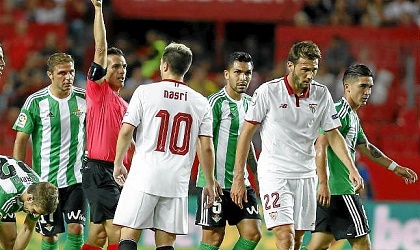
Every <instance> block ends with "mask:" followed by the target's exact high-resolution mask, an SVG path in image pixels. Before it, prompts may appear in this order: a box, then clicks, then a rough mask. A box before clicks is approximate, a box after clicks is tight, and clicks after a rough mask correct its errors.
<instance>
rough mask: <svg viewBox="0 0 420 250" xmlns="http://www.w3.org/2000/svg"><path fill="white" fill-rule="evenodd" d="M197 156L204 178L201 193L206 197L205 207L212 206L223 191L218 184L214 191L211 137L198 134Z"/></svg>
mask: <svg viewBox="0 0 420 250" xmlns="http://www.w3.org/2000/svg"><path fill="white" fill-rule="evenodd" d="M197 146H198V147H197V152H198V158H199V160H200V165H201V168H202V170H203V173H204V177H205V178H206V186H205V187H204V188H203V194H204V195H205V196H206V198H207V204H206V205H205V207H206V208H210V207H212V206H213V203H214V201H215V199H217V197H219V194H220V193H223V192H222V190H221V188H220V186H218V190H217V192H216V181H215V178H214V146H213V139H212V138H211V137H208V136H199V137H198V142H197Z"/></svg>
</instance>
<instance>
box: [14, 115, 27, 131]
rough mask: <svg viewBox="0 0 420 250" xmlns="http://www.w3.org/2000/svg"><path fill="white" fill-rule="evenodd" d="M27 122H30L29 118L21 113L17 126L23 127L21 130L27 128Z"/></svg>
mask: <svg viewBox="0 0 420 250" xmlns="http://www.w3.org/2000/svg"><path fill="white" fill-rule="evenodd" d="M27 120H28V117H27V116H26V114H25V113H20V114H19V116H18V118H17V120H16V126H17V127H21V128H23V127H25V125H26V121H27Z"/></svg>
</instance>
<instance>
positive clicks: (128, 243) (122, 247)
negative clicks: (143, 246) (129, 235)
mask: <svg viewBox="0 0 420 250" xmlns="http://www.w3.org/2000/svg"><path fill="white" fill-rule="evenodd" d="M118 250H137V242H135V241H134V240H121V241H120V244H119V245H118Z"/></svg>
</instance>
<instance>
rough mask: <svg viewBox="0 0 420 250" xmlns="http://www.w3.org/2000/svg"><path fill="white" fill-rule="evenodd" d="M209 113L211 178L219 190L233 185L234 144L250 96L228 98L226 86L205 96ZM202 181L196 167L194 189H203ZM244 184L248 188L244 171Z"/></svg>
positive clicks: (236, 140) (248, 183)
mask: <svg viewBox="0 0 420 250" xmlns="http://www.w3.org/2000/svg"><path fill="white" fill-rule="evenodd" d="M208 100H209V102H210V106H211V108H212V111H213V143H214V150H215V156H216V160H215V177H216V180H217V181H218V182H219V183H220V185H221V187H222V188H223V189H230V188H231V187H232V182H233V168H234V166H235V156H236V144H237V142H238V137H239V133H240V131H241V127H242V124H243V122H244V117H245V113H246V111H247V110H248V105H249V104H250V102H251V97H250V96H248V95H246V94H242V98H241V100H240V101H236V100H234V99H232V98H231V97H229V95H228V94H227V92H226V87H225V88H223V89H221V90H219V91H218V92H216V93H213V94H211V95H210V96H209V97H208ZM205 185H206V181H205V178H204V174H203V172H202V170H201V168H199V172H198V177H197V186H198V187H204V186H205ZM245 185H247V186H250V182H249V180H248V172H247V171H245Z"/></svg>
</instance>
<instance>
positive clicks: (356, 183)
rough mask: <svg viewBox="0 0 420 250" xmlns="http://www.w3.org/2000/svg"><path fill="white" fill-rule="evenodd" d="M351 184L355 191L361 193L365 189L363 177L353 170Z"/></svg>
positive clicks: (350, 176)
mask: <svg viewBox="0 0 420 250" xmlns="http://www.w3.org/2000/svg"><path fill="white" fill-rule="evenodd" d="M349 178H350V181H351V183H353V187H354V191H355V192H356V193H357V192H360V191H361V190H362V189H364V188H365V184H364V182H363V178H362V176H360V174H359V171H357V170H353V171H351V172H350V175H349Z"/></svg>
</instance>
